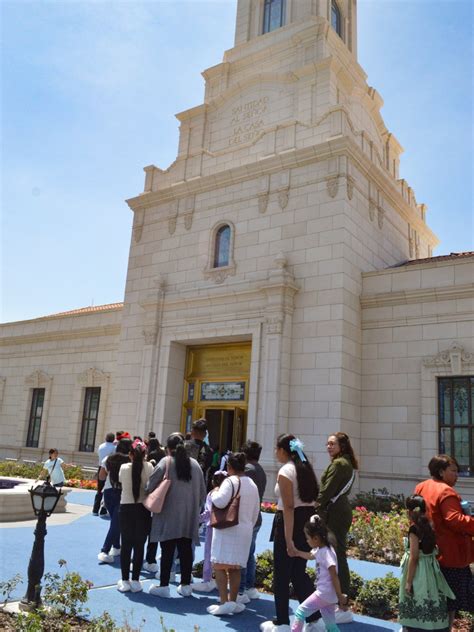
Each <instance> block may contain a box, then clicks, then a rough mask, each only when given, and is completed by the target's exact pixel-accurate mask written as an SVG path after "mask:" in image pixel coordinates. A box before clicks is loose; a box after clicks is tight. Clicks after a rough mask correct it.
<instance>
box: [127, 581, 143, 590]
mask: <svg viewBox="0 0 474 632" xmlns="http://www.w3.org/2000/svg"><path fill="white" fill-rule="evenodd" d="M130 590H131V591H132V592H141V591H142V590H143V586H142V583H141V581H139V580H138V579H132V581H131V582H130Z"/></svg>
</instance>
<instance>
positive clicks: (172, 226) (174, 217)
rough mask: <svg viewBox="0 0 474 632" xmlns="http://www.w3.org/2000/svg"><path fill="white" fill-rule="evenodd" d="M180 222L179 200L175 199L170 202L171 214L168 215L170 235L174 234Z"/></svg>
mask: <svg viewBox="0 0 474 632" xmlns="http://www.w3.org/2000/svg"><path fill="white" fill-rule="evenodd" d="M177 223H178V201H177V200H173V202H171V203H170V204H169V215H168V233H169V234H170V235H174V233H175V231H176V224H177Z"/></svg>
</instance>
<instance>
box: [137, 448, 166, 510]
mask: <svg viewBox="0 0 474 632" xmlns="http://www.w3.org/2000/svg"><path fill="white" fill-rule="evenodd" d="M169 466H170V457H167V458H166V470H165V475H164V478H163V480H162V481H160V483H159V484H158V486H157V487H155V489H154V490H153V491H152V492H150V493H149V494H148V496H147V497H146V498H145V500H144V501H143V506H144V507H146V508H147V509H148V511H152V512H153V513H156V514H158V513H160V512H161V510H162V509H163V504H164V502H165V498H166V494H167V493H168V490H169V488H170V485H171V481H170V479H169V478H168V474H169Z"/></svg>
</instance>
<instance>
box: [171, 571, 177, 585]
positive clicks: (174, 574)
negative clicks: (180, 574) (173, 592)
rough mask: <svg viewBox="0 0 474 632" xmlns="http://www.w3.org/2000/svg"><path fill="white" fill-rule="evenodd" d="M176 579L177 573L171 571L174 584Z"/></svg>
mask: <svg viewBox="0 0 474 632" xmlns="http://www.w3.org/2000/svg"><path fill="white" fill-rule="evenodd" d="M175 581H176V573H175V572H174V571H171V573H170V582H171V583H172V584H174V583H175Z"/></svg>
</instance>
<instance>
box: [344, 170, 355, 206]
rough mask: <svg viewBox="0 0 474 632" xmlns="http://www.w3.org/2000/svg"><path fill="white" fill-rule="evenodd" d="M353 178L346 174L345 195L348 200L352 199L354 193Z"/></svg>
mask: <svg viewBox="0 0 474 632" xmlns="http://www.w3.org/2000/svg"><path fill="white" fill-rule="evenodd" d="M354 184H355V181H354V178H353V177H352V176H350V175H346V190H347V197H348V198H349V200H352V197H353V195H354Z"/></svg>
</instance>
